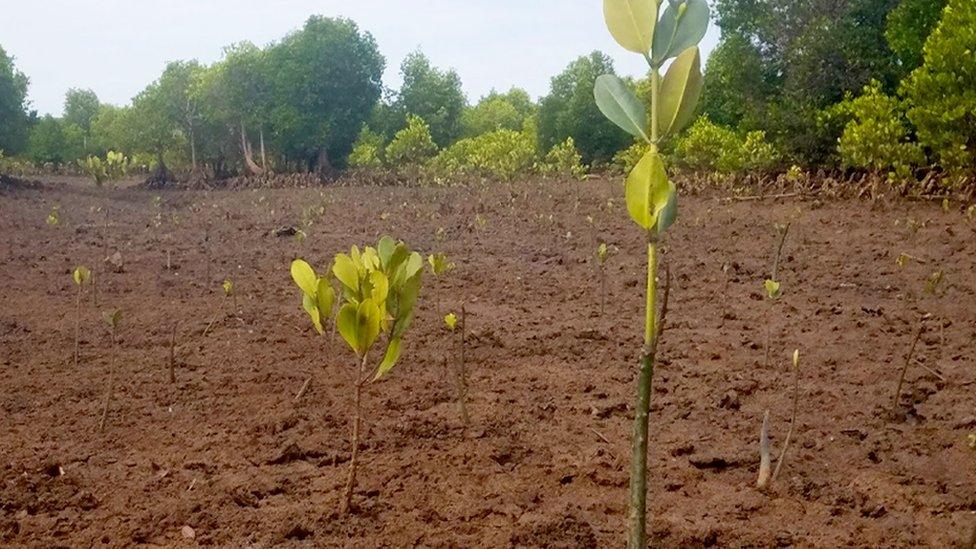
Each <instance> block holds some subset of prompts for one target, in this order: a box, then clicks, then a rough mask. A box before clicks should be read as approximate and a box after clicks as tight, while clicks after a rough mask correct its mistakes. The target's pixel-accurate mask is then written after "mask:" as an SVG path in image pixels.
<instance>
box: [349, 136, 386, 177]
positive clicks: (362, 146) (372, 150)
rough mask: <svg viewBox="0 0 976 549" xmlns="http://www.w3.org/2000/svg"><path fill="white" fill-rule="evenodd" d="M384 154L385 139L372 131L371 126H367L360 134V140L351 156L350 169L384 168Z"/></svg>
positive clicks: (357, 141) (353, 148) (357, 140)
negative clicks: (382, 157)
mask: <svg viewBox="0 0 976 549" xmlns="http://www.w3.org/2000/svg"><path fill="white" fill-rule="evenodd" d="M382 152H383V137H382V136H380V135H379V134H377V133H376V132H374V131H372V130H370V129H369V126H365V127H363V129H362V131H361V132H359V138H358V139H356V143H355V144H353V147H352V153H350V154H349V167H350V168H359V169H379V168H382V167H383V160H382V159H381V155H382Z"/></svg>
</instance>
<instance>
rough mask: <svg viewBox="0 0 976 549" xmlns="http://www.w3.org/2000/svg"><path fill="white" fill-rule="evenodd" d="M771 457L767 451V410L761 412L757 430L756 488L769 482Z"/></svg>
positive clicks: (760, 487) (763, 486)
mask: <svg viewBox="0 0 976 549" xmlns="http://www.w3.org/2000/svg"><path fill="white" fill-rule="evenodd" d="M771 470H772V458H771V457H770V453H769V410H766V411H765V412H763V421H762V429H761V430H760V431H759V478H758V479H756V488H759V489H762V488H765V487H766V485H767V484H769V477H770V471H771Z"/></svg>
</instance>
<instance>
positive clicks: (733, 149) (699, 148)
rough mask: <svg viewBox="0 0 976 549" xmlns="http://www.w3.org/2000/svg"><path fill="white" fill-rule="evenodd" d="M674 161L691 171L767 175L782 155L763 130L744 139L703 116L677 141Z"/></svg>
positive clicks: (750, 133) (753, 132)
mask: <svg viewBox="0 0 976 549" xmlns="http://www.w3.org/2000/svg"><path fill="white" fill-rule="evenodd" d="M672 155H673V157H674V162H675V163H676V164H677V165H678V166H680V167H682V168H685V169H688V170H692V171H715V172H720V173H727V174H728V173H746V172H748V173H768V172H771V171H774V170H776V169H777V168H778V167H779V166H780V164H781V162H782V155H781V154H780V153H779V152H778V151H777V150H776V148H775V147H774V146H773V144H772V143H770V142H768V141H767V140H766V134H765V132H762V131H751V132H748V133H746V134H745V135H744V136H742V135H740V134H738V133H736V132H735V131H733V130H731V129H729V128H727V127H725V126H720V125H718V124H714V123H712V122H711V121H709V120H708V118H706V117H701V118H699V119H698V120H697V121H696V122H695V123H694V124H693V125H692V126H691V127H690V128H689V129H688V131H687V132H686V133H685V134H684V135H683V136H681V137H680V138H678V139H677V141H676V142H675V144H674V151H673V153H672Z"/></svg>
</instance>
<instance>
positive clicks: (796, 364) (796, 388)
mask: <svg viewBox="0 0 976 549" xmlns="http://www.w3.org/2000/svg"><path fill="white" fill-rule="evenodd" d="M799 406H800V351H799V350H796V351H793V414H792V416H791V417H790V429H789V431H787V432H786V440H785V441H783V449H782V450H780V452H779V459H778V460H776V469H775V470H774V471H773V478H771V479H770V480H771V481H775V480H776V477H778V476H779V472H780V469H782V468H783V461H784V460H785V459H786V450H787V449H789V447H790V440H792V438H793V429H794V428H795V427H796V412H797V409H798V408H799Z"/></svg>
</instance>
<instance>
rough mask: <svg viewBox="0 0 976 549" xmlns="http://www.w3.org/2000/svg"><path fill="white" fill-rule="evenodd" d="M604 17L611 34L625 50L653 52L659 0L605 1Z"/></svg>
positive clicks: (643, 52)
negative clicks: (652, 46) (652, 45)
mask: <svg viewBox="0 0 976 549" xmlns="http://www.w3.org/2000/svg"><path fill="white" fill-rule="evenodd" d="M603 17H604V19H605V20H606V22H607V28H608V29H609V30H610V34H611V35H612V36H613V39H614V40H616V41H617V43H618V44H620V45H621V46H623V48H624V49H626V50H629V51H632V52H634V53H641V54H646V53H648V52H649V51H651V43H652V41H653V39H654V26H655V23H656V22H657V0H603Z"/></svg>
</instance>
